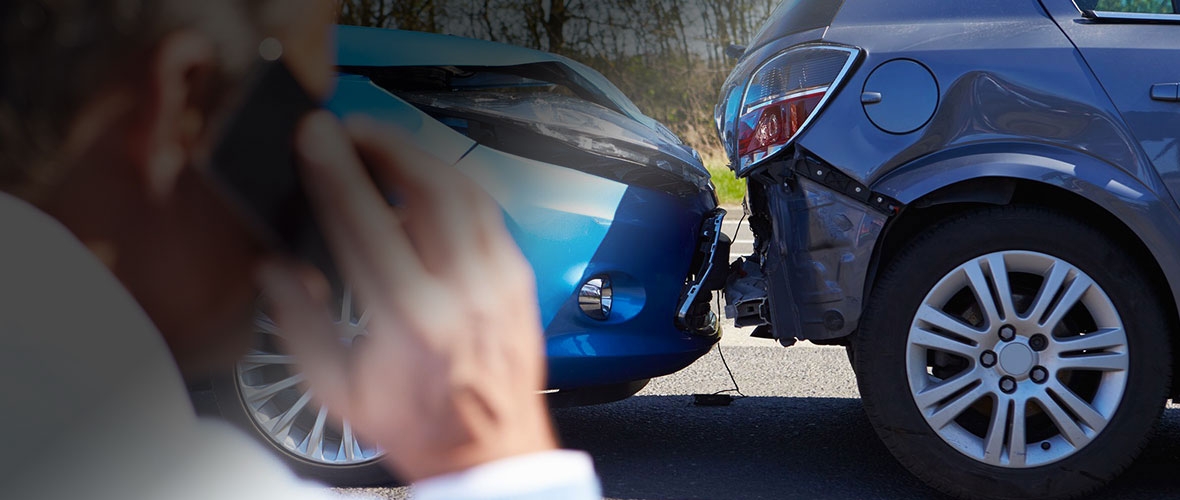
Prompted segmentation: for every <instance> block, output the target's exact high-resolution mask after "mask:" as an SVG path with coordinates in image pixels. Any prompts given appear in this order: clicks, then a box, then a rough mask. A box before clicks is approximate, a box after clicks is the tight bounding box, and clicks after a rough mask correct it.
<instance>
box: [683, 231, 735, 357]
mask: <svg viewBox="0 0 1180 500" xmlns="http://www.w3.org/2000/svg"><path fill="white" fill-rule="evenodd" d="M725 215H726V212H725V210H724V209H721V208H717V209H714V210H713V212H712V213H710V214H709V215H708V216H706V217H705V220H704V221H703V222H702V223H701V230H700V235H699V238H698V241H697V252H696V257H695V258H694V259H693V266H692V269H693V272H692V274H691V275H689V276H688V278H687V280H686V283H685V286H684V291H683V292H682V293H681V294H680V302H679V305H678V306H677V308H676V326H677V327H678V328H680V329H681V330H684V331H686V332H688V333H691V334H693V335H700V336H704V337H712V336H720V335H721V327H720V325H719V323H718V319H717V314H716V313H715V312H713V308H712V307H710V299H711V298H712V296H713V294H712V293H710V292H712V291H714V290H720V289H722V288H724V286H725V281H726V276H727V274H728V273H727V270H728V268H729V248H730V245H731V242H730V239H729V236H727V235H726V234H725V233H724V232H722V230H721V225H722V223H723V222H724V221H725Z"/></svg>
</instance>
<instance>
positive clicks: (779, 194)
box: [725, 159, 891, 342]
mask: <svg viewBox="0 0 1180 500" xmlns="http://www.w3.org/2000/svg"><path fill="white" fill-rule="evenodd" d="M817 173H819V174H820V175H818V176H817V175H816V174H817ZM857 187H859V186H857V185H855V184H854V183H851V182H850V181H849V180H848V179H847V178H845V177H844V176H843V175H842V174H840V173H839V172H837V171H834V169H830V168H829V167H828V166H825V165H818V164H814V163H813V162H811V161H808V160H803V159H796V160H791V161H787V162H780V163H778V164H776V165H771V166H770V168H768V173H767V174H765V175H764V176H759V177H755V178H751V179H750V207H751V210H752V212H753V214H752V215H751V227H752V229H753V231H754V234H755V238H756V241H755V253H754V255H750V256H747V257H745V258H744V259H743V260H740V261H738V262H736V263H735V265H734V266H733V267H732V270H731V275H730V277H729V280H728V283H727V284H726V292H725V295H726V303H727V307H726V315H727V316H729V317H730V318H733V319H734V322H735V324H736V325H737V326H758V325H771V327H772V331H773V335H774V337H775V338H777V339H779V340H780V341H782V342H791V341H793V340H794V339H804V340H829V339H835V338H839V337H844V336H847V335H848V334H850V333H852V332H853V331H855V330H856V328H857V326H858V324H859V321H860V314H861V310H862V306H863V295H864V293H865V290H864V285H865V279H866V277H867V275H868V272H869V266H870V264H871V262H872V258H873V251H874V249H875V247H876V244H877V240H878V237H879V235H880V234H881V230H882V228H883V227H884V224H885V221H886V220H887V219H888V213H889V209H890V206H891V205H890V203H891V200H886V199H884V198H882V201H881V202H880V203H876V202H875V200H874V199H871V198H870V197H871V196H876V195H872V194H870V193H869V192H868V191H867V190H866V189H864V188H861V189H860V191H859V192H863V193H864V194H863V196H859V195H858V194H857V193H858V191H857V190H856V188H857Z"/></svg>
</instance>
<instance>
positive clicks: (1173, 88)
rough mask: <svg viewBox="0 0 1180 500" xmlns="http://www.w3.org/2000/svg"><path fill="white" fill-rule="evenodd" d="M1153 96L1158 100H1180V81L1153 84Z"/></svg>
mask: <svg viewBox="0 0 1180 500" xmlns="http://www.w3.org/2000/svg"><path fill="white" fill-rule="evenodd" d="M1151 98H1152V99H1153V100H1156V101H1166V102H1180V83H1157V84H1155V85H1152V86H1151Z"/></svg>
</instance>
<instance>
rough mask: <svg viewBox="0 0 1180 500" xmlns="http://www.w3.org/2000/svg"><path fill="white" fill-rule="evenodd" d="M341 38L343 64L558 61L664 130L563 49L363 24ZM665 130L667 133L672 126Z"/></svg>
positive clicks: (339, 31) (340, 31)
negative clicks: (561, 51)
mask: <svg viewBox="0 0 1180 500" xmlns="http://www.w3.org/2000/svg"><path fill="white" fill-rule="evenodd" d="M336 43H337V44H338V45H339V47H338V48H337V51H336V54H337V61H336V65H337V66H341V67H397V66H483V67H497V66H519V65H522V64H534V63H544V62H548V63H557V64H560V65H563V66H565V67H567V68H569V69H570V70H571V71H572V72H574V73H575V74H577V75H578V76H579V77H581V78H583V79H584V80H585V83H586V85H585V87H588V88H590V89H593V90H594V91H596V92H597V93H599V94H601V95H602V96H603V97H604V98H605V99H606V100H608V101H610V102H611V103H613V104H614V105H615V107H617V108H618V109H617V110H618V111H619V112H620V113H623V114H624V115H627V116H628V117H630V118H632V119H634V120H637V121H640V122H643V124H644V125H647V126H648V127H650V128H653V129H663V126H662V125H660V124H659V123H658V122H656V121H655V120H653V119H651V118H650V117H648V116H646V115H644V114H643V112H642V111H640V110H639V108H637V107H635V104H634V103H632V102H631V100H630V99H628V98H627V96H625V95H623V92H622V91H621V90H619V89H618V87H615V85H614V84H612V83H611V82H610V80H607V79H606V77H604V76H602V74H600V73H598V72H597V71H594V70H593V69H591V68H590V67H588V66H586V65H584V64H582V63H579V62H577V61H574V60H572V59H569V58H567V57H562V56H559V55H557V54H551V53H548V52H541V51H539V50H532V49H526V48H522V47H516V46H513V45H507V44H503V43H496V42H488V41H485V40H475V39H471V38H462V37H457V36H450V35H438V34H434V33H422V32H418V31H401V30H388V29H378V28H362V27H358V26H338V27H337V28H336ZM659 131H660V132H661V133H666V129H664V130H659ZM673 137H675V136H673Z"/></svg>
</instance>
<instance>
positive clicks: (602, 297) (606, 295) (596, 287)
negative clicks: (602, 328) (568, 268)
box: [578, 276, 614, 321]
mask: <svg viewBox="0 0 1180 500" xmlns="http://www.w3.org/2000/svg"><path fill="white" fill-rule="evenodd" d="M613 295H614V290H613V289H612V288H611V282H610V278H608V277H606V276H596V277H594V278H590V279H589V280H588V281H586V283H585V284H583V285H582V288H581V290H579V291H578V306H579V307H581V308H582V312H584V313H586V315H587V316H589V317H591V318H593V319H596V320H599V321H602V320H605V319H607V318H609V317H610V307H611V301H612V296H613Z"/></svg>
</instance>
